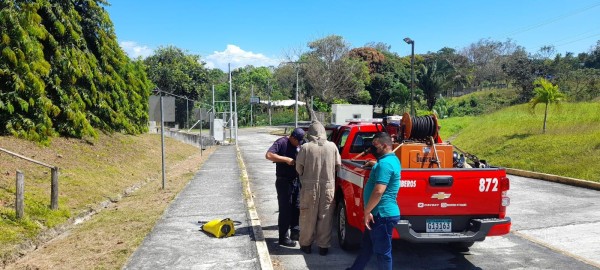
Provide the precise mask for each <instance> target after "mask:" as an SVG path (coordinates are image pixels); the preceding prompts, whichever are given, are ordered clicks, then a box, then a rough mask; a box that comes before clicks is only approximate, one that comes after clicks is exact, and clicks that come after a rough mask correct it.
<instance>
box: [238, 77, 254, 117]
mask: <svg viewBox="0 0 600 270" xmlns="http://www.w3.org/2000/svg"><path fill="white" fill-rule="evenodd" d="M252 98H254V84H253V85H252V90H251V94H250V99H252ZM236 103H237V99H236ZM235 111H236V112H237V109H236V110H235ZM253 123H254V121H253V120H252V102H250V126H251V127H252V126H254V125H253Z"/></svg>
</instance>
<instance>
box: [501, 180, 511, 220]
mask: <svg viewBox="0 0 600 270" xmlns="http://www.w3.org/2000/svg"><path fill="white" fill-rule="evenodd" d="M509 189H510V180H509V179H508V177H502V178H500V190H501V191H502V193H501V194H502V204H500V215H499V218H505V217H506V207H507V206H509V205H510V198H509V197H508V190H509Z"/></svg>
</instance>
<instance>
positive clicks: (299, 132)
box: [292, 128, 304, 141]
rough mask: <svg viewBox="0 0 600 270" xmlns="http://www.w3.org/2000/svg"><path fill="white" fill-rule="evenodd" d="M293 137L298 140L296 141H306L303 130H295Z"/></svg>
mask: <svg viewBox="0 0 600 270" xmlns="http://www.w3.org/2000/svg"><path fill="white" fill-rule="evenodd" d="M292 137H294V138H296V140H298V141H301V140H302V139H304V130H303V129H301V128H295V129H294V130H293V131H292Z"/></svg>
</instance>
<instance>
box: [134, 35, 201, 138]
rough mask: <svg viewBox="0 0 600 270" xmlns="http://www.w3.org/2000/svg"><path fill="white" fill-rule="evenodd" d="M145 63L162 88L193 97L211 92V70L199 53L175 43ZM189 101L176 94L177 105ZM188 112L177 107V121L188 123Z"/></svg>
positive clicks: (161, 49)
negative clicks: (189, 50) (178, 46)
mask: <svg viewBox="0 0 600 270" xmlns="http://www.w3.org/2000/svg"><path fill="white" fill-rule="evenodd" d="M144 63H145V64H146V66H147V67H148V77H149V78H150V80H152V82H153V83H154V84H155V85H156V86H157V87H158V88H160V89H161V90H162V91H165V92H168V93H171V94H175V95H178V96H184V97H187V98H189V99H191V100H201V97H203V96H205V95H207V94H208V89H207V88H206V85H207V83H208V78H209V77H208V70H207V69H206V68H205V67H204V62H201V61H200V56H198V55H194V54H188V53H186V52H184V51H182V50H181V49H179V48H177V47H174V46H167V47H160V48H158V49H157V50H156V51H155V53H154V55H151V56H149V57H148V58H146V59H145V60H144ZM186 102H189V101H187V100H185V99H181V98H176V99H175V106H176V108H186ZM188 106H189V105H188ZM192 106H193V105H192ZM187 112H190V111H189V110H188V111H187ZM187 112H186V110H184V109H176V110H175V121H176V122H177V123H178V124H179V125H180V126H181V127H184V126H186V123H187V119H188V115H186V113H187Z"/></svg>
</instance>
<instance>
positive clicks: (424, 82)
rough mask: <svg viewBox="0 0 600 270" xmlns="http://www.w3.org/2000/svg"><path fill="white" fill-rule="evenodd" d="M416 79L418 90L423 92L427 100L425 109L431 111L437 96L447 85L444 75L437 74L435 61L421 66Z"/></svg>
mask: <svg viewBox="0 0 600 270" xmlns="http://www.w3.org/2000/svg"><path fill="white" fill-rule="evenodd" d="M417 79H418V85H419V88H421V89H422V90H423V94H424V95H425V99H426V100H427V109H428V110H432V109H433V106H434V105H435V102H436V99H437V96H438V94H439V93H441V91H442V89H444V88H445V87H446V85H447V84H448V82H447V81H446V78H445V76H444V74H442V73H439V72H438V69H437V61H434V62H430V63H427V64H425V65H423V66H422V67H421V72H420V73H419V74H418V75H417Z"/></svg>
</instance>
